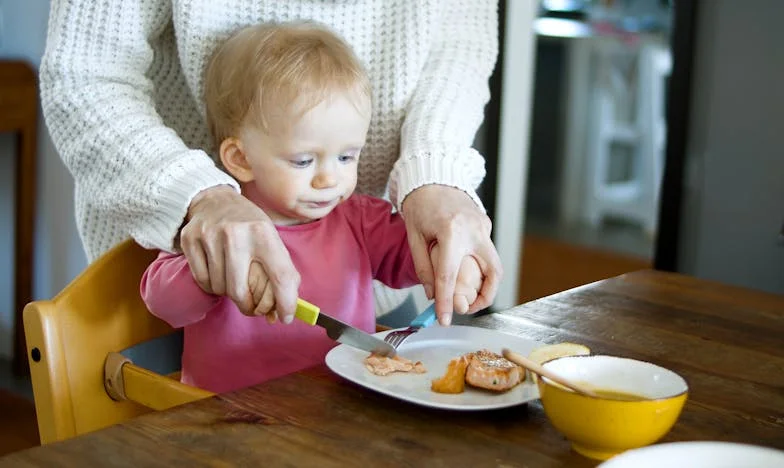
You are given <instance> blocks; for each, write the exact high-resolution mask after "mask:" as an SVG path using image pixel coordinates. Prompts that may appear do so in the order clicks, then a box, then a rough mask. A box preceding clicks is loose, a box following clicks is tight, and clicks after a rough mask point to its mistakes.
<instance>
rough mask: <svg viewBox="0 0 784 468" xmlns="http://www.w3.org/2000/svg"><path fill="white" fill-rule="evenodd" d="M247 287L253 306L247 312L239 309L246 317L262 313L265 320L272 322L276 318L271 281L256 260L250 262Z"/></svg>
mask: <svg viewBox="0 0 784 468" xmlns="http://www.w3.org/2000/svg"><path fill="white" fill-rule="evenodd" d="M248 289H249V290H250V294H251V297H252V298H253V307H252V308H251V309H250V310H248V311H247V312H246V311H245V310H243V309H240V311H241V312H242V313H243V314H245V315H247V316H248V317H258V316H260V315H263V316H264V318H266V319H267V322H269V323H274V322H275V319H276V318H277V312H276V311H275V293H274V291H273V289H272V282H271V281H270V280H269V278H268V277H267V275H266V273H265V272H264V269H263V268H262V267H261V265H260V264H259V263H258V262H250V271H249V273H248ZM265 311H266V312H265Z"/></svg>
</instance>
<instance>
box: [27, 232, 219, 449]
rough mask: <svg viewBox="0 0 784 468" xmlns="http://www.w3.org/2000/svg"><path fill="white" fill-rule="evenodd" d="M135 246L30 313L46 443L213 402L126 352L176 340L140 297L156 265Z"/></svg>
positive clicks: (112, 254) (128, 244)
mask: <svg viewBox="0 0 784 468" xmlns="http://www.w3.org/2000/svg"><path fill="white" fill-rule="evenodd" d="M155 255H156V253H155V252H154V251H149V250H145V249H143V248H142V247H140V246H139V245H138V244H136V243H135V242H133V241H131V240H128V241H125V242H123V243H122V244H120V245H118V246H117V247H115V248H114V249H112V250H110V251H109V252H107V253H106V254H105V255H103V256H102V257H101V258H99V259H98V260H96V261H95V262H93V263H92V264H91V265H89V266H88V267H87V269H86V270H85V271H84V272H82V273H81V274H80V275H79V276H78V277H77V278H76V279H74V280H73V281H72V282H71V283H70V284H69V285H68V286H66V287H65V289H63V290H62V291H61V292H60V293H59V294H57V296H55V297H54V299H52V300H47V301H35V302H31V303H30V304H28V305H27V307H25V309H24V328H25V334H26V336H27V351H28V354H27V357H28V360H29V362H30V373H31V377H32V383H33V393H34V396H35V409H36V413H37V417H38V431H39V434H40V436H41V443H42V444H47V443H50V442H55V441H59V440H63V439H68V438H70V437H74V436H77V435H79V434H83V433H86V432H90V431H94V430H96V429H100V428H103V427H106V426H110V425H113V424H117V423H119V422H122V421H124V420H127V419H129V418H132V417H135V416H137V415H140V414H143V413H146V412H149V411H153V410H162V409H166V408H170V407H173V406H176V405H180V404H183V403H187V402H189V401H194V400H199V399H202V398H206V397H209V396H210V395H212V393H210V392H207V391H205V390H201V389H198V388H194V387H191V386H188V385H184V384H182V383H180V382H179V381H178V380H176V379H175V378H174V377H168V376H164V375H161V374H156V373H154V372H151V371H149V370H147V369H144V368H141V367H139V366H136V365H134V364H133V363H132V362H130V361H129V360H128V359H126V358H124V356H122V355H121V354H118V352H119V351H122V350H124V349H126V348H129V347H131V346H134V345H137V344H139V343H142V342H145V341H149V340H151V339H154V338H158V337H161V336H164V335H167V334H171V333H174V329H172V328H171V327H170V326H169V325H168V324H166V323H165V322H163V321H161V320H159V319H158V318H156V317H154V316H153V315H151V314H150V313H149V312H148V311H147V308H146V307H145V305H144V303H143V302H142V299H141V297H140V294H139V282H140V280H141V276H142V273H143V272H144V270H145V268H146V267H147V266H148V265H149V264H150V262H152V260H153V259H154V258H155Z"/></svg>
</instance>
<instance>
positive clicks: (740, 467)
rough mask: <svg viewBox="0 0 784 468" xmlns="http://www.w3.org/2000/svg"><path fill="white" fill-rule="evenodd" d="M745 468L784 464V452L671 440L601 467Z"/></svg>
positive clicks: (634, 452)
mask: <svg viewBox="0 0 784 468" xmlns="http://www.w3.org/2000/svg"><path fill="white" fill-rule="evenodd" d="M662 466H666V467H667V468H687V467H688V468H708V467H710V468H745V467H749V468H751V467H760V468H762V467H764V468H768V467H774V466H784V452H782V451H781V450H775V449H772V448H767V447H759V446H756V445H747V444H733V443H729V442H671V443H668V444H658V445H651V446H649V447H643V448H639V449H634V450H629V451H628V452H624V453H622V454H620V455H617V456H615V457H613V458H611V459H609V460H607V461H606V462H604V463H602V464H601V465H599V467H601V468H631V467H634V468H651V467H656V468H660V467H662Z"/></svg>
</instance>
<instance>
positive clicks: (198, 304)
mask: <svg viewBox="0 0 784 468" xmlns="http://www.w3.org/2000/svg"><path fill="white" fill-rule="evenodd" d="M139 289H140V292H141V295H142V299H143V300H144V303H145V304H147V308H148V309H149V310H150V312H151V313H152V314H153V315H155V316H156V317H158V318H160V319H162V320H164V321H165V322H166V323H168V324H169V325H171V326H172V327H175V328H180V327H184V326H186V325H190V324H192V323H195V322H198V321H199V320H201V319H203V318H204V317H205V316H206V315H207V312H208V311H209V310H210V309H212V308H213V307H214V306H215V304H217V303H218V301H220V300H221V298H220V296H215V295H212V294H207V293H206V292H204V290H203V289H201V288H200V287H199V285H198V284H197V283H196V281H195V280H194V279H193V275H191V270H190V267H189V266H188V261H187V259H186V258H185V255H182V254H171V253H167V252H161V253H160V254H159V255H158V258H156V259H155V260H154V261H153V262H152V263H151V264H150V266H148V267H147V270H145V272H144V275H143V276H142V281H141V286H140V288H139Z"/></svg>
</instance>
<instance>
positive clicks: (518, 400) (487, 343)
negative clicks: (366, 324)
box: [325, 324, 543, 411]
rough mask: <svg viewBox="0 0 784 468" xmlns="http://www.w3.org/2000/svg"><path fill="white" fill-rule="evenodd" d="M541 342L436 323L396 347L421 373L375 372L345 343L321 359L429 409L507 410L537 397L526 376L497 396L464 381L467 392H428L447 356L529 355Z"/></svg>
mask: <svg viewBox="0 0 784 468" xmlns="http://www.w3.org/2000/svg"><path fill="white" fill-rule="evenodd" d="M387 333H390V331H384V332H379V333H376V334H375V336H377V337H379V338H382V339H383V338H384V336H386V334H387ZM542 344H543V343H539V342H536V341H532V340H527V339H525V338H520V337H517V336H513V335H508V334H506V333H502V332H499V331H495V330H487V329H484V328H477V327H464V326H458V325H453V326H450V327H441V326H439V325H437V324H436V325H432V326H430V327H427V328H423V329H421V330H419V331H418V332H416V333H414V334H413V335H411V336H409V337H408V338H407V339H406V341H404V342H403V344H402V345H400V347H399V348H398V353H399V354H400V355H401V356H403V357H405V358H407V359H411V360H413V361H422V364H424V366H425V368H426V369H427V372H426V373H424V374H400V373H395V374H390V375H387V376H384V377H381V376H378V375H373V374H371V373H370V371H368V370H367V369H366V368H365V365H364V364H363V360H364V359H365V357H367V355H368V353H367V352H366V351H362V350H359V349H356V348H352V347H351V346H347V345H340V346H337V347H335V348H333V349H332V350H330V352H329V353H327V357H326V359H325V361H326V363H327V366H328V367H329V368H330V369H332V371H333V372H335V373H336V374H338V375H339V376H341V377H343V378H345V379H348V380H350V381H352V382H354V383H356V384H358V385H361V386H363V387H365V388H369V389H371V390H375V391H377V392H379V393H383V394H385V395H389V396H391V397H394V398H398V399H400V400H404V401H408V402H411V403H416V404H419V405H423V406H430V407H432V408H441V409H452V410H462V411H475V410H487V409H496V408H506V407H509V406H515V405H519V404H522V403H525V402H526V401H530V400H535V399H537V398H539V390H538V389H537V388H536V385H534V384H533V383H531V382H530V381H529V380H526V381H525V382H523V383H522V384H520V385H518V386H516V387H515V388H513V389H511V390H509V391H508V392H505V393H498V394H497V393H493V392H488V391H483V390H479V389H475V388H471V387H469V386H467V385H466V390H465V392H463V393H459V394H455V395H447V394H443V393H436V392H433V391H432V390H430V381H431V380H433V379H436V378H439V377H441V376H442V375H444V373H445V372H446V367H447V364H448V363H449V361H450V360H451V359H453V358H456V357H458V356H461V355H463V354H465V353H468V352H473V351H477V350H479V349H482V348H487V349H489V350H490V351H493V352H496V353H500V352H501V349H502V348H509V349H511V350H514V351H515V352H518V353H520V354H523V355H527V354H528V353H530V352H531V350H533V349H534V348H536V347H539V346H542Z"/></svg>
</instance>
